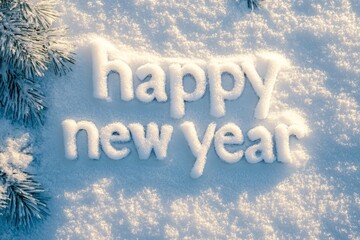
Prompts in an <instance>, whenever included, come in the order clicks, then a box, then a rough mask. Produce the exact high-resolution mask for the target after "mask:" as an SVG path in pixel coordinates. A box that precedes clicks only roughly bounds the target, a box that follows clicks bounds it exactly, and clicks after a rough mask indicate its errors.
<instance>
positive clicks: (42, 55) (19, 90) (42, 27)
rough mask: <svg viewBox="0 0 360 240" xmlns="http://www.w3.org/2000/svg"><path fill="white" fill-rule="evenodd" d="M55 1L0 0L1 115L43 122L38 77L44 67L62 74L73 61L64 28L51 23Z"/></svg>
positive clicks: (25, 121)
mask: <svg viewBox="0 0 360 240" xmlns="http://www.w3.org/2000/svg"><path fill="white" fill-rule="evenodd" d="M55 4H56V3H55V2H54V1H38V2H37V3H36V4H35V5H32V4H30V3H28V2H27V1H25V0H5V1H4V0H2V1H0V92H1V98H0V105H1V107H2V110H3V115H4V116H6V117H7V118H9V119H11V120H13V121H18V122H20V123H22V124H24V125H26V126H29V125H36V124H41V123H42V122H43V117H42V110H44V109H45V105H44V94H43V93H42V92H41V89H40V87H39V85H38V84H37V81H39V78H40V77H43V76H44V72H45V71H46V70H48V69H49V70H51V71H53V72H54V73H55V74H57V75H61V74H65V73H67V72H69V71H70V70H71V68H70V66H69V64H73V63H74V59H73V53H72V52H71V51H69V45H68V44H67V42H66V41H65V31H64V29H60V28H54V27H52V23H53V22H54V20H55V19H56V18H57V17H58V13H57V11H55V10H54V6H55Z"/></svg>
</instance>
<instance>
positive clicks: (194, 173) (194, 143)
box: [181, 122, 216, 178]
mask: <svg viewBox="0 0 360 240" xmlns="http://www.w3.org/2000/svg"><path fill="white" fill-rule="evenodd" d="M215 128H216V124H215V123H210V124H209V125H208V127H207V129H206V132H205V133H204V137H203V138H202V141H200V140H199V137H198V134H197V132H196V128H195V125H194V123H193V122H184V123H182V124H181V130H182V131H183V133H184V137H185V138H186V141H187V142H188V144H189V147H190V149H191V152H192V153H193V155H194V156H195V158H196V160H195V163H194V166H193V168H192V169H191V174H190V175H191V177H192V178H198V177H200V176H201V175H202V174H203V172H204V168H205V164H206V159H207V153H208V151H209V148H210V145H211V143H212V140H213V138H214V134H215Z"/></svg>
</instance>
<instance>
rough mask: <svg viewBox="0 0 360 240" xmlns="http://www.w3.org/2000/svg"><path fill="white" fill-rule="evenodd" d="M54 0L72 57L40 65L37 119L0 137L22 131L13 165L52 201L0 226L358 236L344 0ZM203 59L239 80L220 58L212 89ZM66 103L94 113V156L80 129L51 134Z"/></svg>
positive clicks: (359, 12)
mask: <svg viewBox="0 0 360 240" xmlns="http://www.w3.org/2000/svg"><path fill="white" fill-rule="evenodd" d="M58 2H59V4H60V6H59V9H62V10H63V12H64V13H63V15H62V17H61V19H60V24H67V26H68V27H69V34H70V37H69V39H70V41H71V45H72V46H73V47H74V49H75V51H76V54H77V55H76V60H77V63H76V65H75V66H74V67H73V69H74V71H73V72H72V73H70V74H68V75H67V76H65V77H62V78H59V79H58V78H56V79H55V77H54V76H52V75H47V77H46V79H44V81H43V83H44V86H45V87H46V91H45V92H46V95H47V99H48V106H49V109H48V111H47V113H46V116H47V120H46V124H45V126H44V127H43V128H39V129H34V130H32V129H23V130H22V133H21V134H17V133H16V131H14V130H15V129H16V128H18V126H16V125H10V124H9V123H5V122H4V121H0V123H1V129H0V139H1V141H2V144H0V145H1V146H2V148H1V154H3V155H2V156H10V155H11V154H13V153H15V152H18V150H15V148H16V147H14V148H12V150H9V149H10V148H8V151H7V150H6V149H7V147H6V146H7V145H6V139H8V138H9V139H13V140H14V139H17V138H18V137H19V136H21V135H22V134H23V133H24V132H29V133H30V136H32V137H31V138H29V141H30V143H31V146H32V147H31V149H32V150H31V151H32V152H34V154H35V155H34V160H32V161H30V158H28V157H26V156H23V157H24V159H28V160H29V161H28V163H25V162H26V161H25V160H24V166H25V165H27V164H29V165H28V167H32V169H31V170H32V171H31V172H34V173H37V180H38V181H39V182H41V183H42V184H43V185H44V186H45V187H46V188H47V189H49V194H50V195H51V197H52V199H51V200H50V201H49V204H50V209H51V213H52V215H51V216H50V217H49V218H48V219H47V220H46V221H45V222H44V223H41V224H39V225H37V226H36V227H35V228H33V229H32V230H31V231H30V232H25V231H20V230H14V229H12V228H10V227H9V226H8V225H6V224H2V226H1V227H0V238H1V239H136V238H139V239H141V238H153V239H293V238H297V239H357V238H358V236H359V235H360V229H359V216H358V215H359V214H358V213H359V211H360V200H359V199H360V197H359V193H358V192H359V191H358V189H359V187H358V182H359V181H360V174H359V169H360V166H359V159H360V152H359V147H360V137H359V133H360V121H359V116H360V115H359V113H360V110H359V104H360V90H359V89H360V88H359V87H360V85H359V74H360V42H359V39H360V3H359V2H358V1H356V0H339V1H335V0H307V1H303V0H299V1H291V0H282V1H270V0H265V1H262V8H261V9H259V10H255V11H254V12H250V10H248V9H247V6H246V1H235V0H234V1H232V0H230V1H222V0H209V1H206V2H205V1H178V0H169V1H155V0H134V1H110V0H86V1H83V0H81V1H80V0H59V1H58ZM236 2H239V3H236ZM105 39H106V40H105ZM93 41H95V42H96V43H95V42H94V43H95V45H91V42H93ZM110 43H111V44H110ZM107 49H108V50H107ZM104 50H105V51H104ZM269 59H272V60H270V61H269ZM285 59H286V60H285ZM212 63H214V64H218V65H217V66H218V67H220V66H221V64H225V63H226V64H228V63H233V64H235V65H237V66H240V70H239V69H238V68H237V67H235V68H237V70H236V71H242V72H244V73H245V74H246V76H245V78H244V87H243V89H242V90H241V91H240V90H239V89H240V88H239V89H237V90H236V89H234V81H235V77H236V76H234V78H233V77H232V76H231V74H230V73H231V72H228V73H229V74H227V73H226V74H223V78H222V81H216V82H215V84H217V86H219V88H217V89H215V91H218V93H219V95H218V96H214V95H211V94H210V92H211V91H214V90H211V88H212V87H214V86H211V85H210V74H209V69H208V66H209V64H212ZM172 64H175V65H174V66H177V67H176V69H175V70H176V71H174V72H171V71H170V69H169V67H170V66H171V65H172ZM188 64H190V65H191V66H197V67H194V68H196V69H194V70H193V71H192V72H191V74H186V73H185V72H184V71H183V72H182V70H183V69H184V66H186V65H188ZM144 66H147V67H145V68H143V67H144ZM149 66H151V67H149ZM142 68H143V69H142ZM179 68H180V70H179ZM175 73H176V74H175ZM174 74H175V75H174ZM196 74H197V75H196ZM191 75H192V76H191ZM204 75H205V76H204ZM163 76H165V82H163V81H162V80H163ZM217 76H219V75H217ZM241 78H243V75H242V76H239V79H241ZM171 79H176V80H175V81H176V83H177V85H176V86H171V84H174V82H173V81H172V80H171ZM200 81H201V83H200ZM239 83H241V81H240V80H239ZM163 84H165V85H163ZM239 85H241V84H239ZM164 89H165V91H164ZM197 89H198V90H197ZM222 89H225V91H231V92H234V94H235V93H236V94H239V93H240V94H239V96H238V97H236V98H235V99H233V100H230V99H228V97H227V96H226V94H223V93H222V91H221V90H222ZM173 91H175V92H173ZM194 91H195V93H196V94H195V93H194ZM164 93H165V94H166V95H165V94H164ZM165 97H167V98H165ZM217 97H219V98H217ZM174 98H178V99H177V101H178V102H173V99H174ZM110 99H111V101H109V100H110ZM189 99H190V100H189ZM191 99H195V100H191ZM211 99H213V100H214V99H216V100H217V101H218V102H219V104H220V103H224V108H223V109H224V115H223V116H222V117H215V116H214V115H212V113H211V107H214V106H218V105H213V104H211V101H213V100H211ZM172 104H174V105H176V107H172ZM219 106H220V105H219ZM219 109H220V108H219ZM216 111H219V112H221V111H222V110H216ZM173 116H177V117H176V118H175V117H173ZM66 119H69V120H72V121H75V122H76V123H79V122H80V121H86V122H92V123H93V124H94V125H96V127H97V130H96V131H97V132H98V133H99V135H100V137H98V140H96V141H93V142H91V143H90V144H93V143H94V142H97V144H98V147H99V154H100V157H99V160H97V161H92V160H89V156H88V150H89V149H88V148H89V146H90V145H89V143H88V141H89V139H88V135H87V134H86V131H88V130H85V131H83V130H80V131H79V133H78V134H76V133H74V132H75V130H76V129H74V132H72V134H71V135H72V136H74V135H76V138H75V137H73V138H69V141H66V142H67V143H70V142H72V143H74V141H75V143H76V145H72V146H70V145H68V144H65V145H64V143H63V141H64V134H63V129H62V125H61V124H62V122H63V121H64V120H66ZM118 123H121V124H122V125H123V126H125V127H126V128H127V130H125V128H123V127H120V125H119V124H118ZM134 123H138V124H140V125H135V126H136V127H135V129H136V134H134V133H135V132H134V131H132V129H130V130H129V126H130V125H131V124H134ZM149 123H153V124H156V125H157V126H158V131H155V136H156V135H157V137H159V141H160V139H162V134H163V129H162V127H163V126H165V125H169V127H170V126H171V127H172V128H173V129H172V134H171V140H170V141H169V142H168V145H167V147H166V151H165V150H164V149H165V148H164V146H165V145H166V144H160V142H159V144H158V145H157V146H158V153H156V151H155V149H156V147H155V143H154V146H153V145H152V144H150V143H149V140H150V139H152V137H151V138H148V137H147V136H148V133H149V132H148V128H149V126H148V124H149ZM111 124H115V126H113V125H111ZM229 124H231V128H230V127H228V126H229ZM292 126H296V127H292ZM289 128H290V129H289ZM102 129H103V130H102ZM154 129H155V128H154ZM5 130H6V131H5ZM93 130H95V129H94V128H93ZM155 130H156V129H155ZM295 130H296V131H295ZM4 131H5V132H8V133H11V134H10V135H9V134H5V133H4ZM117 131H118V132H117ZM225 131H229V133H228V134H227V133H225ZM89 132H94V131H88V133H89ZM111 132H112V133H111ZM133 132H134V133H133ZM230 132H231V133H232V134H230ZM66 133H67V132H65V135H66ZM128 133H129V134H130V137H129V138H128V135H127V134H128ZM134 135H136V137H137V138H139V139H138V140H139V141H138V143H137V144H136V143H135V142H134ZM241 135H243V136H242V137H241ZM248 135H249V136H248ZM289 135H291V136H289ZM295 135H296V136H295ZM303 135H304V136H303ZM164 136H165V135H164ZM259 136H260V137H261V138H262V139H258V140H255V139H257V138H259ZM302 136H303V137H302ZM250 138H251V139H250ZM94 139H95V138H94ZM127 139H129V140H127ZM164 139H165V138H164ZM242 139H243V140H242ZM252 139H254V141H253V140H252ZM14 141H15V142H17V140H14ZM99 141H100V142H101V144H99ZM163 142H166V141H165V140H164V141H163ZM141 143H146V144H145V145H141ZM258 144H261V145H262V146H258ZM13 146H15V145H13ZM74 146H75V147H76V148H75V149H74ZM143 146H145V147H143ZM65 147H67V149H68V157H69V155H70V158H71V159H72V158H74V156H75V157H76V156H77V160H76V161H69V160H68V159H67V158H66V157H64V156H65V153H66V152H65V151H64V150H65ZM90 147H91V146H90ZM279 148H280V149H279ZM20 149H22V147H21V148H20ZM258 149H259V150H261V151H257V150H258ZM74 150H76V152H74ZM93 150H94V149H93ZM122 150H125V151H124V152H122ZM126 150H129V152H128V154H127V155H126V156H125V153H126V152H127V151H126ZM161 151H162V152H161ZM241 151H243V155H245V156H242V157H240V155H241ZM6 152H7V153H6ZM159 152H161V153H159ZM164 152H166V154H164ZM246 152H248V154H247V155H250V157H249V156H246ZM75 153H76V154H75ZM121 153H123V154H124V155H122V154H121ZM139 153H140V154H143V157H144V158H146V159H147V160H140V157H139ZM228 154H231V155H228ZM15 155H16V154H15ZM158 155H159V156H160V155H161V156H164V155H165V157H164V159H163V160H161V161H159V156H158ZM122 156H124V157H123V159H122V160H121V161H113V160H112V159H117V157H118V158H120V157H122ZM21 158H22V157H19V158H14V159H21ZM3 159H8V157H4V158H3ZM249 160H250V161H249ZM283 160H286V161H291V163H283V162H280V161H283ZM251 161H253V162H258V163H256V164H250V163H249V162H251ZM267 161H268V162H272V164H266V162H267ZM18 162H23V160H21V161H20V160H19V161H18ZM30 163H31V164H30ZM228 163H231V164H228ZM21 164H22V163H21ZM190 172H191V176H192V177H193V178H192V177H190V176H189V173H190ZM200 176H201V177H200ZM194 178H196V179H194Z"/></svg>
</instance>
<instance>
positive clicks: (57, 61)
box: [47, 28, 75, 76]
mask: <svg viewBox="0 0 360 240" xmlns="http://www.w3.org/2000/svg"><path fill="white" fill-rule="evenodd" d="M59 36H60V37H59ZM64 38H65V29H63V28H57V29H49V30H48V32H47V45H48V58H49V60H48V61H49V68H50V69H52V70H53V71H54V73H55V74H56V75H60V76H61V75H62V74H66V73H67V72H70V71H71V67H70V66H69V63H70V64H74V63H75V59H74V57H73V55H74V54H73V53H72V52H70V51H69V47H68V45H67V42H65V41H62V40H61V39H64Z"/></svg>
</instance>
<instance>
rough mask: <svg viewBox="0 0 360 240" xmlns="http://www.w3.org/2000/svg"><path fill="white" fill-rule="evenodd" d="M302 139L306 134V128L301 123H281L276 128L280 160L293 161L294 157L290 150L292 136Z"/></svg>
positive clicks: (277, 150) (277, 149)
mask: <svg viewBox="0 0 360 240" xmlns="http://www.w3.org/2000/svg"><path fill="white" fill-rule="evenodd" d="M293 135H294V136H295V137H296V138H297V139H301V138H303V137H304V136H305V130H304V129H303V128H302V127H301V126H300V125H291V126H289V127H288V126H287V125H285V124H279V125H277V126H276V128H275V141H276V152H277V158H278V161H279V162H286V163H291V162H292V157H291V152H290V143H289V138H290V136H293Z"/></svg>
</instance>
